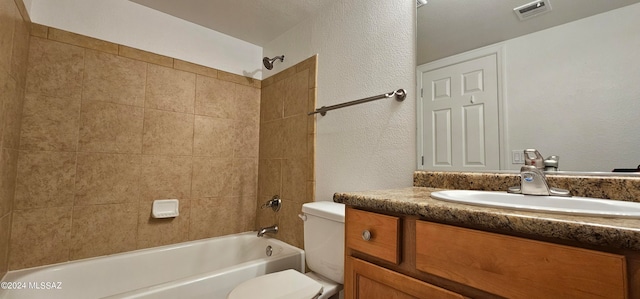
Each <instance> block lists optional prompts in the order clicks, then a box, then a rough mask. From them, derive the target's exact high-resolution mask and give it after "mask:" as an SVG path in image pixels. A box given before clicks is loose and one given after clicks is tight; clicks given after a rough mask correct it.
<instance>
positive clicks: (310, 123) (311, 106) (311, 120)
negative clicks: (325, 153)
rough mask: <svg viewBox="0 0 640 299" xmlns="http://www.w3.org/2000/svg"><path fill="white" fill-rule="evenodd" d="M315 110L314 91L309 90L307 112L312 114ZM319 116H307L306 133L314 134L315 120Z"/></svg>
mask: <svg viewBox="0 0 640 299" xmlns="http://www.w3.org/2000/svg"><path fill="white" fill-rule="evenodd" d="M315 110H316V89H315V88H313V89H309V100H308V104H307V111H309V112H312V111H315ZM318 116H319V115H318V114H314V115H309V117H307V133H309V134H315V133H316V119H317V117H318Z"/></svg>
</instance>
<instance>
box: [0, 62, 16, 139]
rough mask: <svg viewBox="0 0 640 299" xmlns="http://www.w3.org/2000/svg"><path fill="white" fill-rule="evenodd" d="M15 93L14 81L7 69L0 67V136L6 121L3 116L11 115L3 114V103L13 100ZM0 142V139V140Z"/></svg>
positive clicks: (2, 133)
mask: <svg viewBox="0 0 640 299" xmlns="http://www.w3.org/2000/svg"><path fill="white" fill-rule="evenodd" d="M16 93H17V85H16V81H15V80H14V79H13V78H11V76H9V73H8V72H7V71H5V70H3V69H0V136H3V135H4V132H3V131H4V127H5V124H7V123H8V122H7V121H5V118H9V117H11V115H5V114H6V113H5V109H6V107H5V103H7V102H12V101H15V97H16V96H17V95H16ZM7 105H8V104H7ZM1 143H2V140H0V144H1Z"/></svg>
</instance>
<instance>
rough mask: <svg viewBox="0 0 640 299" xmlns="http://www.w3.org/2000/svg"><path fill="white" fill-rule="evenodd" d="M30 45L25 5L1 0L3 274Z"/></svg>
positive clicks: (0, 208) (0, 260)
mask: <svg viewBox="0 0 640 299" xmlns="http://www.w3.org/2000/svg"><path fill="white" fill-rule="evenodd" d="M28 48H29V17H28V15H27V14H26V10H25V9H24V4H23V3H22V1H21V0H17V1H14V0H0V138H1V141H0V144H1V151H0V152H1V154H0V276H3V275H4V274H5V272H6V271H7V263H8V253H9V235H10V226H11V215H12V213H11V211H12V204H13V193H14V186H15V178H16V165H17V163H18V144H19V141H20V139H19V138H20V117H21V111H22V105H23V99H24V86H25V81H26V70H27V52H28Z"/></svg>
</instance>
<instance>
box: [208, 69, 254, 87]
mask: <svg viewBox="0 0 640 299" xmlns="http://www.w3.org/2000/svg"><path fill="white" fill-rule="evenodd" d="M218 79H220V80H224V81H229V82H233V83H238V84H240V85H245V86H249V87H255V88H260V85H261V84H260V80H258V79H253V78H249V77H244V76H240V75H236V74H232V73H227V72H224V71H218Z"/></svg>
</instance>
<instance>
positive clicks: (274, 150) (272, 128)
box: [259, 119, 289, 159]
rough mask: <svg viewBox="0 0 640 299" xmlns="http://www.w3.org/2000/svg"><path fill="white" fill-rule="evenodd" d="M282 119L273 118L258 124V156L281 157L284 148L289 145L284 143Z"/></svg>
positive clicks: (265, 157)
mask: <svg viewBox="0 0 640 299" xmlns="http://www.w3.org/2000/svg"><path fill="white" fill-rule="evenodd" d="M284 133H285V132H284V121H283V120H281V119H279V120H274V121H270V122H266V123H261V124H260V140H259V142H260V143H259V144H260V158H261V159H277V158H282V156H283V153H284V148H285V147H286V146H289V145H288V144H285V143H284Z"/></svg>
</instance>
